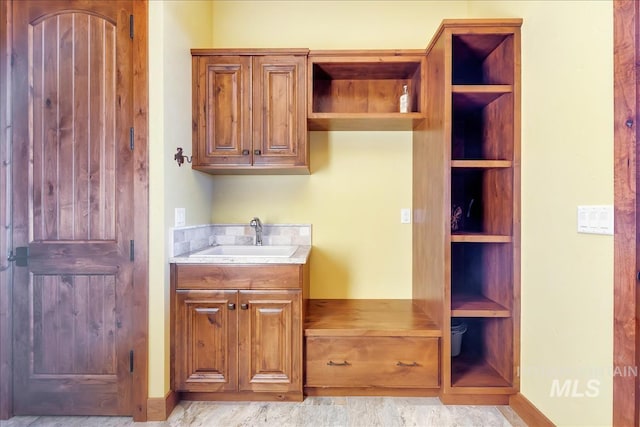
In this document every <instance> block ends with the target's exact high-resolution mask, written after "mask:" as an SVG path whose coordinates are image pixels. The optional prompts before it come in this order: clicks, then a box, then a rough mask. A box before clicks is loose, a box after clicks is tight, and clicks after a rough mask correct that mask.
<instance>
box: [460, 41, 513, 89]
mask: <svg viewBox="0 0 640 427" xmlns="http://www.w3.org/2000/svg"><path fill="white" fill-rule="evenodd" d="M451 42H452V49H453V73H452V74H453V84H513V79H514V67H513V56H514V40H513V35H512V34H505V33H497V34H486V33H478V34H454V35H453V36H452V40H451Z"/></svg>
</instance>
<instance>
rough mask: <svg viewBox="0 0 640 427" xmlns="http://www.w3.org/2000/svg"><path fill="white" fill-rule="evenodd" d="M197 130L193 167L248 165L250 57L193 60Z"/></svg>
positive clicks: (249, 139)
mask: <svg viewBox="0 0 640 427" xmlns="http://www.w3.org/2000/svg"><path fill="white" fill-rule="evenodd" d="M194 60H197V61H199V62H198V64H199V65H198V74H199V75H198V78H197V86H196V90H197V93H195V94H194V98H197V99H198V104H197V111H198V115H199V120H198V121H199V124H200V128H199V129H198V132H199V137H198V147H197V150H196V152H195V157H194V160H193V162H194V163H193V165H194V166H204V165H211V164H221V165H250V164H251V104H250V102H249V100H250V94H251V58H250V57H245V56H211V57H200V58H198V57H195V58H194Z"/></svg>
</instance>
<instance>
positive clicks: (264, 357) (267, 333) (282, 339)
mask: <svg viewBox="0 0 640 427" xmlns="http://www.w3.org/2000/svg"><path fill="white" fill-rule="evenodd" d="M305 268H306V267H304V266H301V265H287V266H285V265H273V266H225V267H218V266H206V265H176V264H172V266H171V277H172V310H173V315H172V316H171V317H172V332H173V334H172V345H171V353H172V358H171V360H172V389H173V390H174V391H177V392H182V393H183V394H185V395H186V396H187V397H188V394H189V393H197V394H196V395H195V396H196V397H197V398H198V399H202V400H206V399H212V400H215V399H224V398H236V399H247V400H254V399H255V398H256V397H255V393H256V392H258V394H259V395H260V399H264V400H271V399H276V400H301V399H302V318H303V315H302V300H303V288H304V283H305V280H306V279H305V277H306V276H305V274H304V271H305ZM279 278H282V280H279ZM252 395H253V396H254V397H251V396H252Z"/></svg>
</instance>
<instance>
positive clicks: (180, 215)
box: [173, 208, 187, 227]
mask: <svg viewBox="0 0 640 427" xmlns="http://www.w3.org/2000/svg"><path fill="white" fill-rule="evenodd" d="M186 216H187V213H186V209H185V208H176V209H175V214H174V224H173V226H174V227H184V225H185V223H186Z"/></svg>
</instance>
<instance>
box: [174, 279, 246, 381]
mask: <svg viewBox="0 0 640 427" xmlns="http://www.w3.org/2000/svg"><path fill="white" fill-rule="evenodd" d="M237 299H238V293H237V291H216V290H211V291H206V290H201V291H200V290H199V291H183V290H179V291H176V306H175V322H176V323H175V334H176V338H175V339H176V351H175V353H174V354H175V364H174V369H175V372H174V385H173V386H174V390H176V391H209V392H210V391H235V390H236V389H237V364H236V357H237V353H236V349H237V341H236V340H237V329H236V326H237V320H236V317H237V315H236V304H237Z"/></svg>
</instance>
